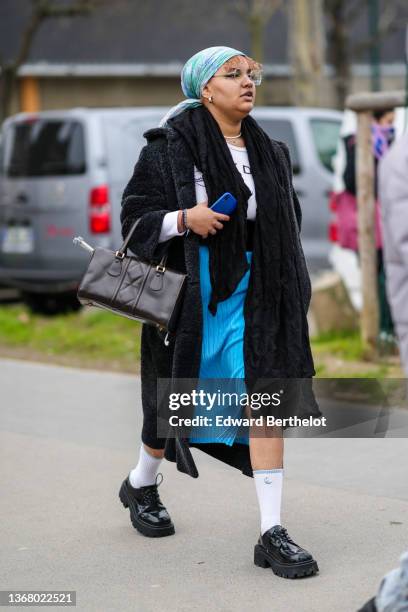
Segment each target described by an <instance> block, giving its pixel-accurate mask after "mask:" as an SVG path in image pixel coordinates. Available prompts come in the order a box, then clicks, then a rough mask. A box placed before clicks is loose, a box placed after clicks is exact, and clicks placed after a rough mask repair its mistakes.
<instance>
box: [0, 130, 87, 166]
mask: <svg viewBox="0 0 408 612" xmlns="http://www.w3.org/2000/svg"><path fill="white" fill-rule="evenodd" d="M4 145H5V146H4V164H5V173H6V175H7V176H15V177H18V176H56V175H73V174H83V173H84V172H85V171H86V164H85V145H84V130H83V126H82V124H81V123H79V122H78V121H61V120H50V119H35V120H30V121H26V122H20V123H15V124H13V125H12V126H11V127H10V128H9V129H8V130H7V133H6V137H5V143H4Z"/></svg>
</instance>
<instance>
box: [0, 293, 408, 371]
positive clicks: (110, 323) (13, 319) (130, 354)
mask: <svg viewBox="0 0 408 612" xmlns="http://www.w3.org/2000/svg"><path fill="white" fill-rule="evenodd" d="M140 333H141V324H140V323H138V322H137V321H131V320H129V319H126V318H125V317H120V316H118V315H114V314H111V313H109V312H106V311H103V310H98V309H97V308H82V310H80V311H79V312H75V313H71V314H63V315H57V316H53V317H47V316H41V315H38V314H33V313H32V312H31V311H30V310H29V309H28V308H27V307H26V306H25V305H24V304H3V305H1V306H0V354H1V355H2V356H3V357H14V358H19V359H29V360H31V361H45V362H51V363H59V364H62V365H71V366H76V367H88V368H97V369H103V370H110V371H120V372H131V373H138V372H139V371H140ZM311 344H312V352H313V357H314V361H315V369H316V376H317V377H319V378H386V377H390V378H393V377H394V378H398V377H402V376H403V374H402V371H401V369H400V366H399V362H398V358H394V361H392V360H390V359H386V360H383V359H381V360H380V361H378V362H369V361H366V360H364V358H363V347H362V343H361V340H360V334H359V333H358V332H331V333H325V334H321V335H319V336H317V337H315V338H313V340H312V343H311Z"/></svg>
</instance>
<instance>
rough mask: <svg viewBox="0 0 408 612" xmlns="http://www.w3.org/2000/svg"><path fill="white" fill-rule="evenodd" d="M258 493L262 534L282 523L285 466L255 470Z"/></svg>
mask: <svg viewBox="0 0 408 612" xmlns="http://www.w3.org/2000/svg"><path fill="white" fill-rule="evenodd" d="M253 475H254V479H255V487H256V494H257V496H258V503H259V510H260V512H261V535H262V534H264V533H265V531H267V530H268V529H270V528H271V527H273V526H274V525H280V524H281V518H280V513H281V502H282V484H283V468H277V469H272V470H254V471H253Z"/></svg>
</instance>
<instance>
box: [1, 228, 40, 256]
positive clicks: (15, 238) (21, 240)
mask: <svg viewBox="0 0 408 612" xmlns="http://www.w3.org/2000/svg"><path fill="white" fill-rule="evenodd" d="M1 250H2V252H3V253H31V252H32V251H33V250H34V233H33V228H32V227H23V226H20V227H19V226H14V225H13V226H9V227H3V228H2V241H1Z"/></svg>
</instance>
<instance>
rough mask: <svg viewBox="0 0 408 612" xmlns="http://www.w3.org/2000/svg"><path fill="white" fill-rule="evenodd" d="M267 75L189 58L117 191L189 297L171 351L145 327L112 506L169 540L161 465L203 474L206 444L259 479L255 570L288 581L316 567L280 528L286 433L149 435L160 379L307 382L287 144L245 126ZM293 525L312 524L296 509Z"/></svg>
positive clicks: (209, 57) (148, 250) (306, 296)
mask: <svg viewBox="0 0 408 612" xmlns="http://www.w3.org/2000/svg"><path fill="white" fill-rule="evenodd" d="M261 75H262V73H261V66H260V65H259V64H258V63H257V62H255V61H254V60H253V59H251V58H250V57H248V56H246V55H245V54H244V53H242V52H241V51H238V50H236V49H231V48H229V47H210V48H208V49H204V50H203V51H200V52H198V53H197V54H195V55H194V56H193V57H192V58H190V59H189V60H188V61H187V63H186V64H185V66H184V68H183V70H182V74H181V84H182V89H183V93H184V94H185V96H186V98H187V99H185V100H184V101H182V102H181V103H180V104H178V105H176V106H175V107H173V108H172V109H170V111H169V112H168V113H167V114H166V116H165V117H164V118H163V120H162V121H161V124H160V127H159V128H155V129H151V130H149V131H147V132H146V133H145V134H144V135H145V137H146V138H147V140H148V144H147V145H146V146H145V147H144V148H143V150H142V152H141V155H140V158H139V160H138V162H137V164H136V166H135V169H134V174H133V176H132V178H131V179H130V181H129V183H128V185H127V187H126V189H125V191H124V194H123V200H122V214H121V221H122V233H123V235H124V236H125V235H126V234H127V233H128V231H129V229H130V227H131V226H132V225H133V224H134V222H135V220H136V219H137V218H141V220H140V222H139V224H138V225H137V227H136V230H135V232H134V234H133V237H132V242H131V243H130V244H129V246H130V249H131V250H132V251H133V252H134V253H136V254H137V255H139V256H141V257H144V258H146V259H152V258H153V257H157V258H160V257H161V255H162V254H163V253H164V252H166V253H167V254H168V259H167V265H168V266H169V267H172V268H174V269H178V270H180V271H183V272H186V273H187V288H186V292H185V296H184V302H183V307H182V312H181V315H180V319H179V321H178V326H177V331H176V335H175V338H174V340H173V341H172V342H171V343H170V345H169V346H165V345H164V344H163V341H162V337H161V336H160V334H159V333H158V332H157V330H156V329H155V328H154V327H152V326H148V325H143V328H142V345H141V376H142V404H143V413H144V420H143V430H142V445H141V449H140V455H139V460H138V463H137V465H136V466H135V468H134V469H132V470H131V471H130V473H129V475H128V477H127V478H126V479H125V480H124V481H123V483H122V486H121V489H120V498H121V500H122V502H123V504H124V505H125V506H126V507H129V509H130V513H131V520H132V523H133V525H134V526H135V527H136V529H138V530H139V531H140V532H141V533H143V534H144V535H146V536H152V537H156V536H166V535H170V534H172V533H174V525H173V522H172V521H171V519H170V516H169V514H168V512H167V510H166V508H165V507H164V505H163V504H162V502H161V500H160V497H159V494H158V491H157V484H158V483H157V475H158V470H159V466H160V462H161V460H162V458H163V456H164V455H165V457H166V458H167V459H169V460H170V461H176V463H177V467H178V469H179V470H180V471H183V472H185V473H187V474H189V475H191V476H193V477H197V476H198V472H197V469H196V466H195V463H194V460H193V457H192V455H191V452H190V446H196V447H198V448H201V449H202V450H203V451H204V452H206V453H209V454H211V455H213V456H214V457H216V458H218V459H220V460H222V461H224V462H225V463H227V464H229V465H233V466H234V467H237V468H239V469H241V471H242V472H243V473H244V474H246V475H248V476H252V477H253V478H254V481H255V488H256V493H257V497H258V502H259V507H260V513H261V528H260V536H259V539H258V542H257V543H256V545H255V552H254V562H255V564H256V565H259V566H261V567H269V566H270V567H272V570H273V571H274V572H275V574H278V575H280V576H283V577H287V578H295V577H300V576H307V575H312V574H315V573H316V572H317V571H318V567H317V563H316V561H315V560H314V558H313V557H312V555H311V554H310V553H309V552H307V551H306V550H305V549H303V548H302V547H300V546H299V545H298V544H296V543H295V542H294V541H293V540H292V539H291V537H290V536H289V534H288V532H287V529H286V528H285V527H283V526H282V524H281V498H282V484H283V435H282V430H281V428H279V427H277V428H269V431H268V432H266V433H265V435H262V436H253V437H250V439H245V440H243V439H240V438H239V436H238V432H237V431H235V430H230V431H227V432H224V433H225V435H223V436H222V437H221V438H220V439H214V440H211V441H208V439H207V440H205V437H204V439H203V438H202V437H201V438H200V436H198V437H197V436H196V437H194V436H192V437H191V438H190V439H184V438H180V437H178V436H177V437H176V438H171V437H168V438H167V440H166V439H163V438H159V437H158V436H157V399H156V397H157V379H158V378H159V377H163V378H177V379H178V378H189V379H196V378H200V379H201V378H202V379H212V378H223V379H245V381H246V383H247V384H248V386H249V388H251V389H252V388H253V385H254V384H255V383H256V381H257V380H258V379H268V378H269V379H270V378H274V379H281V378H285V379H286V378H302V377H305V378H311V377H312V376H313V375H314V373H315V371H314V366H313V358H312V354H311V350H310V342H309V335H308V324H307V309H308V306H309V302H310V297H311V284H310V279H309V275H308V271H307V267H306V263H305V258H304V254H303V250H302V246H301V243H300V238H299V232H300V225H301V209H300V206H299V202H298V200H297V197H296V193H295V192H294V190H293V185H292V171H291V163H290V157H289V152H288V147H287V146H286V144H284V143H282V142H279V141H276V140H273V139H270V138H269V136H268V135H267V134H266V133H265V132H264V131H263V130H262V128H261V127H260V126H259V125H258V123H257V122H256V121H255V120H254V119H253V118H252V117H251V116H250V112H251V110H252V109H253V107H254V103H255V95H256V94H255V88H256V86H257V85H259V84H260V82H261ZM226 192H229V193H231V194H233V196H234V197H235V198H236V200H237V207H236V209H235V211H234V212H233V213H231V215H224V214H221V213H216V212H214V211H212V210H211V209H210V205H211V204H213V203H214V202H215V201H216V200H217V199H218V198H219V197H220V196H222V195H223V194H224V193H226ZM302 409H303V410H304V415H305V416H306V415H307V414H313V415H315V414H316V405H315V404H313V402H311V404H310V411H309V412H308V409H309V406H308V405H307V402H306V401H305V402H304V403H303V404H302ZM318 414H320V413H318ZM214 501H215V503H216V500H214ZM237 502H238V500H237ZM238 503H239V502H238ZM186 511H189V508H188V507H187V508H186ZM296 518H297V520H298V521H299V523H300V522H303V523H304V522H305V521H306V522H307V521H310V517H309V516H306V515H305V514H304V512H303V509H302V507H301V506H299V507H297V508H296ZM234 527H235V526H234ZM245 528H246V527H245ZM238 529H240V527H238ZM230 536H231V537H234V535H233V532H231V534H230ZM227 541H228V538H226V542H227Z"/></svg>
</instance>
